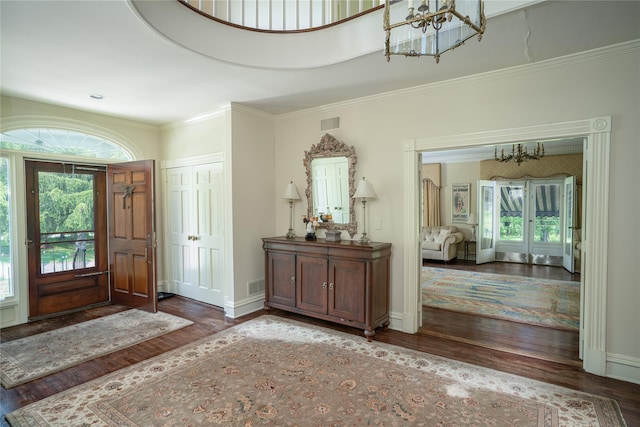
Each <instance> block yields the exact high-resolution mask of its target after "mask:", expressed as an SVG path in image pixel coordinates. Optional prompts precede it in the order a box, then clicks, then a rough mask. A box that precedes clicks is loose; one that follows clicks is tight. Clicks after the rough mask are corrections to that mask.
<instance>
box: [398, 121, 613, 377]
mask: <svg viewBox="0 0 640 427" xmlns="http://www.w3.org/2000/svg"><path fill="white" fill-rule="evenodd" d="M570 137H586V141H585V150H584V158H585V164H586V168H585V170H584V180H583V191H584V194H585V199H586V200H587V203H586V206H585V210H584V213H583V215H584V214H586V215H585V221H583V224H584V228H583V233H584V237H583V243H582V247H583V249H582V251H583V255H584V269H583V271H582V274H581V278H582V280H583V284H582V289H584V305H583V307H582V310H581V325H582V328H583V331H582V332H583V336H584V360H583V367H584V369H585V370H586V371H587V372H590V373H593V374H596V375H602V376H604V375H605V374H606V347H605V344H606V320H607V317H606V315H607V310H606V308H607V282H608V281H607V266H608V234H609V229H608V227H607V226H606V224H608V219H609V203H607V201H608V194H609V155H610V145H611V117H596V118H592V119H587V120H577V121H572V122H564V123H550V124H543V125H537V126H528V127H522V128H511V129H502V130H495V131H487V132H478V133H471V134H462V135H450V136H444V137H430V138H420V139H411V140H405V141H404V143H403V149H404V172H403V174H404V179H403V185H404V197H405V219H406V221H404V226H403V227H404V232H403V236H404V260H405V262H404V271H403V272H404V278H405V280H404V283H405V291H404V315H405V316H404V319H403V331H404V332H408V333H415V332H417V330H418V327H419V325H420V319H419V317H418V316H419V314H420V313H421V307H420V304H421V301H420V283H419V277H420V275H419V272H420V253H419V252H420V251H419V245H418V242H419V231H420V230H419V221H418V212H419V210H418V209H419V208H418V204H419V200H420V192H419V185H418V181H419V179H418V176H419V173H418V170H417V169H418V168H419V159H420V153H421V152H424V151H438V150H442V149H447V148H465V147H474V146H481V145H494V144H506V143H515V142H522V141H527V140H543V139H551V138H570ZM587 194H588V197H586V195H587ZM603 225H604V226H603Z"/></svg>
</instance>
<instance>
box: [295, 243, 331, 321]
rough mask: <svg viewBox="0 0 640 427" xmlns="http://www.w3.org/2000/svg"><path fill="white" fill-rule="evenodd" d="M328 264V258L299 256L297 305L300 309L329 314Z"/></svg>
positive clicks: (297, 266)
mask: <svg viewBox="0 0 640 427" xmlns="http://www.w3.org/2000/svg"><path fill="white" fill-rule="evenodd" d="M328 266H329V261H328V260H327V259H326V258H315V257H308V256H298V257H297V259H296V271H297V273H298V275H297V276H296V294H297V295H296V297H297V304H296V306H297V307H298V308H299V309H301V310H308V311H313V312H316V313H322V314H327V303H328V301H327V292H328V288H329V284H328V281H327V273H328V270H327V268H328Z"/></svg>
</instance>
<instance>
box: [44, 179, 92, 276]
mask: <svg viewBox="0 0 640 427" xmlns="http://www.w3.org/2000/svg"><path fill="white" fill-rule="evenodd" d="M38 191H39V196H40V197H39V209H38V212H39V217H40V233H39V235H40V274H47V273H56V272H60V271H69V270H81V269H84V268H90V267H95V224H94V205H95V202H94V174H91V173H73V174H67V173H58V172H44V171H39V172H38Z"/></svg>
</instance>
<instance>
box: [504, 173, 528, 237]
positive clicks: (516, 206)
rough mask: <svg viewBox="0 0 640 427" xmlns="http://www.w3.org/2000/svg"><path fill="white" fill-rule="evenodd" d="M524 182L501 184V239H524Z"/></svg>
mask: <svg viewBox="0 0 640 427" xmlns="http://www.w3.org/2000/svg"><path fill="white" fill-rule="evenodd" d="M524 190H525V189H524V184H513V183H509V184H506V185H505V184H502V185H500V240H501V241H510V242H522V241H523V239H524V228H523V220H524V215H523V209H524V200H525V198H524Z"/></svg>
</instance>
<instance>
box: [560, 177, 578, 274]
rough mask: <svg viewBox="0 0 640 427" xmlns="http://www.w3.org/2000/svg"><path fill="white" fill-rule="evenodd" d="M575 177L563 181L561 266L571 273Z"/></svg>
mask: <svg viewBox="0 0 640 427" xmlns="http://www.w3.org/2000/svg"><path fill="white" fill-rule="evenodd" d="M575 205H576V177H575V176H569V177H567V178H565V180H564V219H565V226H564V239H563V241H564V249H563V251H562V266H563V267H564V268H565V269H566V270H567V271H569V273H573V272H574V271H575V265H574V256H573V227H574V223H575V220H576V209H575Z"/></svg>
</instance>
